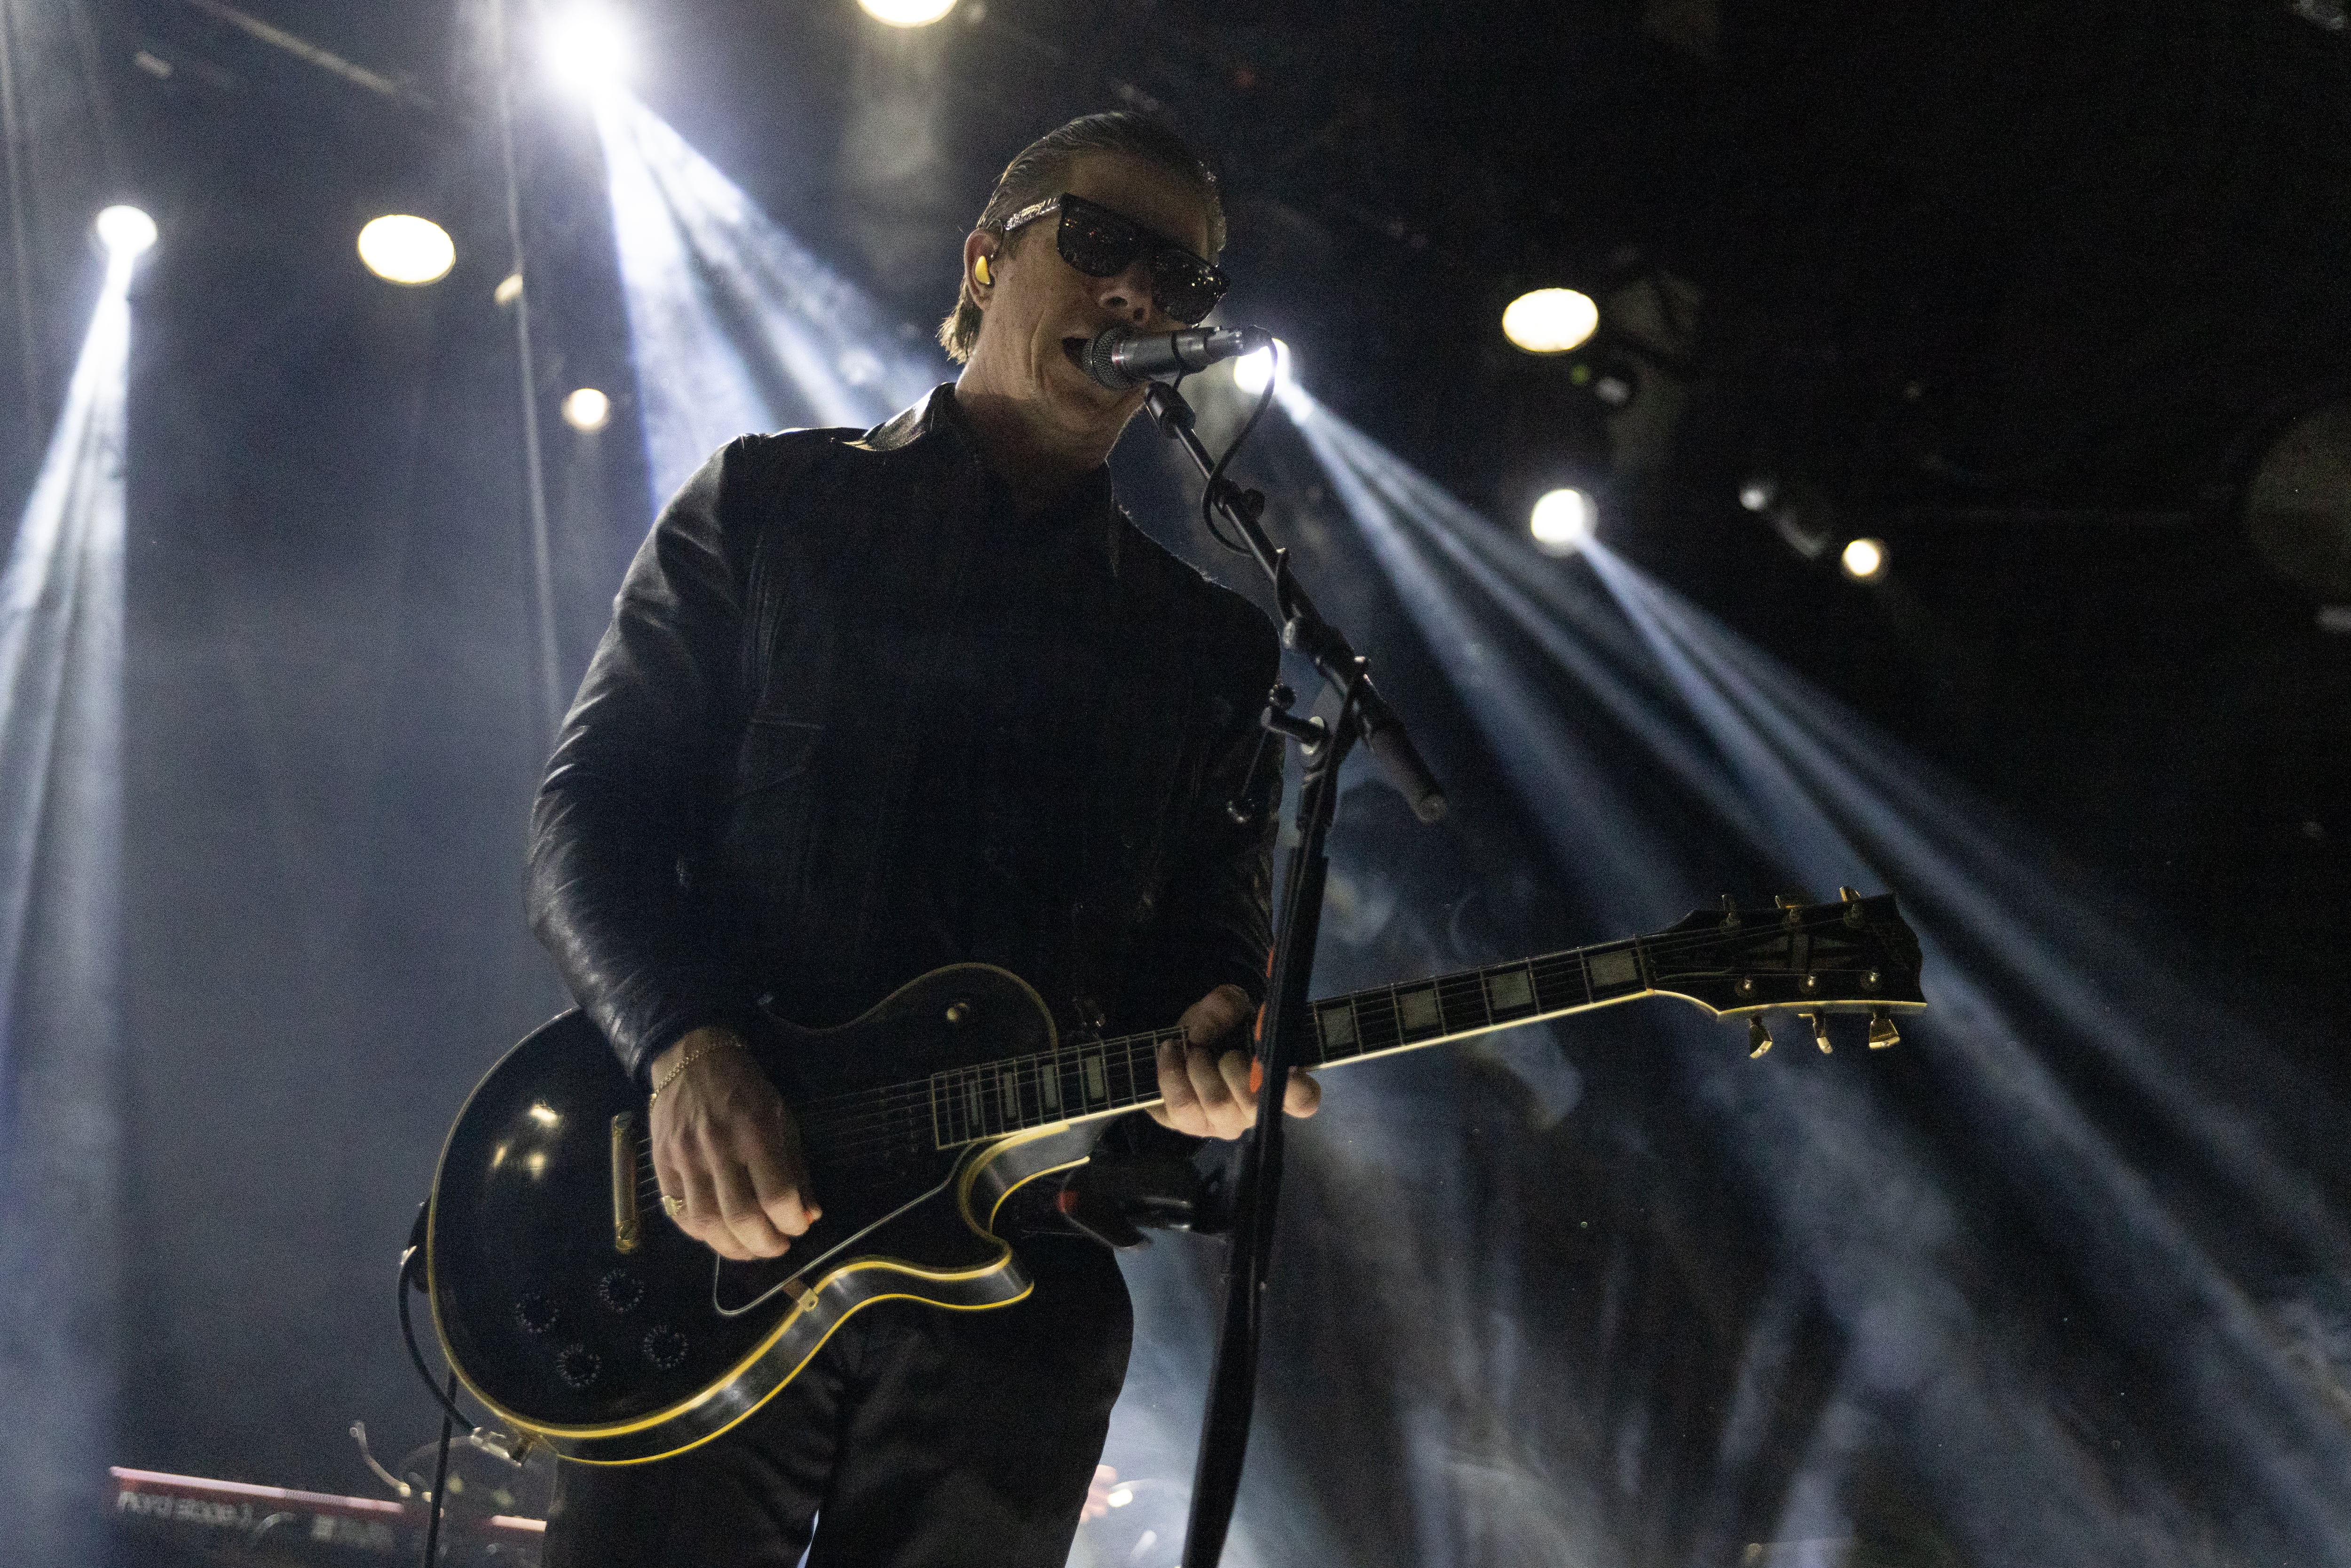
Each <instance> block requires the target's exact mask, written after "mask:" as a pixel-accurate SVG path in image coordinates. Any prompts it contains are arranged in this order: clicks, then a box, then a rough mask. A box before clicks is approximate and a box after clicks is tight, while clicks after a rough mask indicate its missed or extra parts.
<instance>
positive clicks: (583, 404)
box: [563, 387, 612, 430]
mask: <svg viewBox="0 0 2351 1568" xmlns="http://www.w3.org/2000/svg"><path fill="white" fill-rule="evenodd" d="M611 419H612V400H611V398H608V397H606V396H605V395H604V394H603V393H602V392H598V391H597V390H596V389H595V388H594V387H581V388H580V390H579V391H578V392H573V393H572V394H571V395H570V396H569V397H567V398H565V399H564V400H563V423H566V424H568V425H569V426H570V427H571V428H572V429H574V430H601V429H603V428H604V426H605V425H607V424H609V423H611Z"/></svg>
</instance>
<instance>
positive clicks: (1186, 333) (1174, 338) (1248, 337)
mask: <svg viewBox="0 0 2351 1568" xmlns="http://www.w3.org/2000/svg"><path fill="white" fill-rule="evenodd" d="M1272 346H1273V334H1272V333H1270V332H1269V331H1267V330H1266V329H1264V328H1262V327H1187V328H1186V329H1184V330H1183V331H1180V332H1161V333H1155V334H1154V335H1153V336H1151V337H1148V338H1144V337H1138V336H1136V334H1135V332H1134V329H1133V328H1131V327H1113V328H1112V329H1110V330H1109V331H1107V332H1104V333H1103V334H1102V336H1100V337H1098V338H1096V339H1095V340H1093V341H1092V342H1091V343H1088V344H1087V345H1086V346H1085V349H1084V350H1083V351H1081V353H1080V354H1079V356H1078V365H1079V368H1080V369H1081V370H1083V371H1085V372H1086V374H1088V375H1090V376H1092V378H1093V379H1094V380H1095V381H1098V382H1101V383H1102V385H1104V386H1106V387H1108V388H1110V390H1111V391H1113V392H1124V391H1126V390H1127V389H1128V388H1129V387H1138V386H1141V385H1142V384H1143V383H1144V382H1151V381H1162V380H1165V379H1166V378H1168V377H1171V376H1182V375H1189V374H1191V373H1192V372H1193V371H1205V370H1207V368H1208V367H1209V366H1210V365H1213V364H1215V363H1216V362H1217V361H1219V360H1230V359H1237V358H1238V357H1239V356H1240V355H1243V354H1254V353H1256V352H1257V351H1258V350H1259V349H1270V348H1271V347H1272Z"/></svg>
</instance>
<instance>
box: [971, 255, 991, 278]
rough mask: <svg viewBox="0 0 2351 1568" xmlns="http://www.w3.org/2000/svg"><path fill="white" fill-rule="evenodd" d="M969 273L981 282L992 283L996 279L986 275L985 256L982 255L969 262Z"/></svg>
mask: <svg viewBox="0 0 2351 1568" xmlns="http://www.w3.org/2000/svg"><path fill="white" fill-rule="evenodd" d="M971 275H972V276H973V277H977V278H978V279H979V280H980V281H981V282H982V283H994V282H995V281H996V279H994V278H993V277H988V276H987V257H986V256H981V257H980V258H979V259H978V260H977V261H975V262H973V263H972V264H971Z"/></svg>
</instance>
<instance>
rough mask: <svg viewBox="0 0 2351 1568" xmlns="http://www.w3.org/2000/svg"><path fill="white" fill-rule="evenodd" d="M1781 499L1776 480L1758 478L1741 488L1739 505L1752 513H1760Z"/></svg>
mask: <svg viewBox="0 0 2351 1568" xmlns="http://www.w3.org/2000/svg"><path fill="white" fill-rule="evenodd" d="M1779 498H1780V486H1779V484H1778V482H1777V481H1776V480H1772V479H1769V478H1764V477H1761V476H1759V477H1757V478H1753V479H1750V480H1749V481H1747V483H1746V484H1744V485H1741V486H1739V504H1740V506H1742V507H1746V508H1747V509H1748V510H1749V511H1750V512H1760V511H1762V510H1763V509H1764V508H1765V507H1769V506H1771V503H1772V502H1774V501H1776V500H1778V499H1779Z"/></svg>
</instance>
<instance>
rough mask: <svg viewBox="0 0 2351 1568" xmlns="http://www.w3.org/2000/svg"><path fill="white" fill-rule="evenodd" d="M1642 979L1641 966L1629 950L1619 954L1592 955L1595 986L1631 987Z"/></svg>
mask: <svg viewBox="0 0 2351 1568" xmlns="http://www.w3.org/2000/svg"><path fill="white" fill-rule="evenodd" d="M1640 977H1641V966H1640V963H1639V961H1638V960H1636V959H1635V957H1634V956H1633V954H1632V950H1631V949H1630V948H1627V949H1625V950H1624V951H1622V952H1617V953H1594V954H1593V955H1592V983H1593V985H1595V986H1624V985H1630V984H1631V983H1632V982H1633V981H1635V980H1637V979H1639V978H1640Z"/></svg>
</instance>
